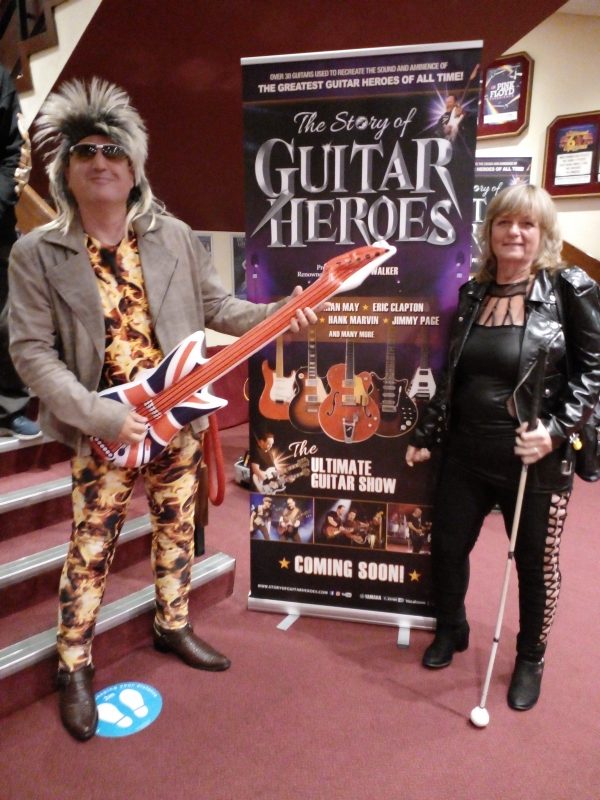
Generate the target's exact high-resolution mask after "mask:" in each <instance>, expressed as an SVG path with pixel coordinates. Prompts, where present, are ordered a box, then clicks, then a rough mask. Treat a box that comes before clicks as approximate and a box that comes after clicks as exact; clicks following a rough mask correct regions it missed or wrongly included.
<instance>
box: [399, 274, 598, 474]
mask: <svg viewBox="0 0 600 800" xmlns="http://www.w3.org/2000/svg"><path fill="white" fill-rule="evenodd" d="M486 289H487V286H486V285H485V284H481V283H476V282H475V281H474V280H470V281H468V282H467V283H466V284H464V285H463V286H462V287H461V289H460V292H459V302H458V309H457V314H456V319H455V321H454V325H453V326H452V330H451V334H450V345H449V353H448V366H447V368H446V371H445V373H444V375H443V376H442V378H441V380H440V382H439V384H438V387H437V391H436V393H435V395H434V397H433V398H432V400H431V402H430V403H429V405H428V407H427V409H426V411H425V413H424V415H423V418H422V419H421V421H420V422H419V424H418V426H417V428H416V429H415V430H414V431H413V434H412V436H411V444H413V445H414V446H415V447H427V448H429V449H432V448H433V447H435V446H436V445H437V446H439V445H441V444H442V443H443V441H444V434H445V431H446V430H447V428H448V425H449V421H450V416H451V413H452V390H453V382H454V375H455V371H456V365H457V364H458V361H459V359H460V356H461V353H462V350H463V346H464V344H465V341H466V339H467V337H468V335H469V331H470V330H471V326H472V325H473V323H474V321H475V320H476V319H477V315H478V313H479V307H480V305H481V301H482V299H483V297H484V295H485V293H486ZM557 295H559V297H558V300H557ZM541 348H546V349H547V350H548V359H547V362H546V370H545V375H544V382H543V393H542V403H541V412H540V418H541V420H542V423H543V424H544V426H545V427H546V428H547V429H548V431H549V433H550V436H551V438H552V442H553V445H554V453H553V454H549V456H547V457H546V459H542V461H541V462H539V463H540V464H542V463H543V462H544V461H547V462H548V463H547V464H546V465H544V467H543V468H541V469H537V470H535V472H539V473H540V475H539V477H540V479H541V481H540V485H544V486H546V485H548V486H549V487H550V488H555V489H559V488H565V487H566V486H567V485H568V484H569V481H567V480H564V479H563V477H564V469H565V467H564V465H563V464H562V461H563V458H564V457H565V455H566V453H567V448H565V447H563V446H562V445H564V444H565V443H566V442H568V441H569V437H570V436H571V434H573V433H575V432H577V431H578V430H579V429H580V428H581V427H582V425H583V423H584V422H585V421H586V420H587V418H588V417H589V416H590V414H591V413H592V411H593V410H594V407H595V405H596V403H597V402H598V397H599V396H600V292H599V288H598V285H597V284H596V282H595V281H593V280H592V279H591V278H590V277H589V276H588V275H587V273H586V272H584V271H583V270H581V269H579V268H578V267H569V268H567V269H562V270H558V271H556V272H554V274H551V273H550V272H549V271H548V270H545V269H543V270H540V271H539V272H538V273H537V275H536V277H535V280H534V283H533V286H532V288H531V292H530V295H529V298H528V299H527V301H526V322H525V330H524V332H523V341H522V345H521V357H520V364H519V373H518V374H519V377H518V382H517V386H516V388H515V390H514V393H513V400H514V405H515V409H516V413H517V417H518V419H519V422H520V423H522V422H526V421H527V418H528V414H529V409H530V407H531V398H532V391H533V388H534V387H533V384H534V378H533V376H532V371H533V368H534V366H535V363H536V359H537V356H538V353H539V351H540V349H541ZM567 348H568V349H567ZM561 475H563V477H561Z"/></svg>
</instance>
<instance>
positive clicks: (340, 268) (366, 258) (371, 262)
mask: <svg viewBox="0 0 600 800" xmlns="http://www.w3.org/2000/svg"><path fill="white" fill-rule="evenodd" d="M395 252H396V248H395V247H394V246H393V245H391V244H388V243H387V242H383V241H380V242H375V243H374V244H372V245H365V246H364V247H356V248H355V249H354V250H348V251H347V252H346V253H342V254H341V255H339V256H335V257H334V258H331V259H329V261H326V262H325V264H324V265H323V274H326V275H327V277H328V278H333V279H334V280H335V281H337V282H338V283H339V285H338V288H337V289H336V291H335V292H334V294H339V293H340V292H349V291H351V290H352V289H356V288H357V287H358V286H360V285H361V283H362V282H363V281H364V280H365V278H366V277H367V276H368V275H370V274H371V272H373V270H374V269H375V267H377V266H379V265H380V264H383V262H384V261H387V260H388V258H390V256H393V255H394V253H395Z"/></svg>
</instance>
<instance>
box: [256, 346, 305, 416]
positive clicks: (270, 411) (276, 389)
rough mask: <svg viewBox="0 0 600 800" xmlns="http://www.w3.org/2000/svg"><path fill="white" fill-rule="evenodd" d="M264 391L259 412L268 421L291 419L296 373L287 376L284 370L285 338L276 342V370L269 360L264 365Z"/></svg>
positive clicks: (259, 403)
mask: <svg viewBox="0 0 600 800" xmlns="http://www.w3.org/2000/svg"><path fill="white" fill-rule="evenodd" d="M262 374H263V378H264V382H265V386H264V389H263V391H262V393H261V395H260V399H259V401H258V410H259V411H260V413H261V414H262V415H263V417H266V418H267V419H282V420H287V419H289V405H290V400H291V399H292V397H293V396H294V379H295V377H296V371H295V370H292V372H291V373H290V374H289V375H285V373H284V370H283V336H278V337H277V339H276V341H275V369H274V370H273V369H271V366H270V364H269V362H268V360H267V359H265V360H264V361H263V363H262Z"/></svg>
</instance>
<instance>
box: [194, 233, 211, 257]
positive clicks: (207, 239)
mask: <svg viewBox="0 0 600 800" xmlns="http://www.w3.org/2000/svg"><path fill="white" fill-rule="evenodd" d="M194 233H195V234H196V236H197V237H198V239H200V241H201V242H202V244H203V245H204V247H205V248H206V250H207V251H208V255H209V256H212V254H213V241H212V234H211V233H205V232H204V231H194Z"/></svg>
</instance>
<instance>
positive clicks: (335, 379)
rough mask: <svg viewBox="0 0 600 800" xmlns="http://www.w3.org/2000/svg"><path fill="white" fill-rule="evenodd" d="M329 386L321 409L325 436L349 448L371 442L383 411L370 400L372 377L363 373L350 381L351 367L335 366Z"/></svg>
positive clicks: (320, 413) (321, 421) (322, 428)
mask: <svg viewBox="0 0 600 800" xmlns="http://www.w3.org/2000/svg"><path fill="white" fill-rule="evenodd" d="M327 383H328V384H329V387H330V391H329V394H328V395H327V397H326V398H325V400H324V401H323V403H322V404H321V407H320V408H319V424H320V426H321V430H322V431H323V433H326V434H327V436H329V438H330V439H335V440H336V441H337V442H344V443H345V444H354V443H355V442H364V441H366V440H367V439H370V438H371V436H373V435H374V434H375V433H376V432H377V429H378V427H379V409H378V408H377V403H376V402H375V401H374V400H373V398H372V397H371V396H370V393H371V391H372V389H373V383H372V381H371V376H370V374H369V373H368V372H361V373H360V374H359V375H354V376H352V377H350V378H347V365H346V364H335V365H334V366H333V367H331V368H330V369H329V371H328V372H327Z"/></svg>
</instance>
